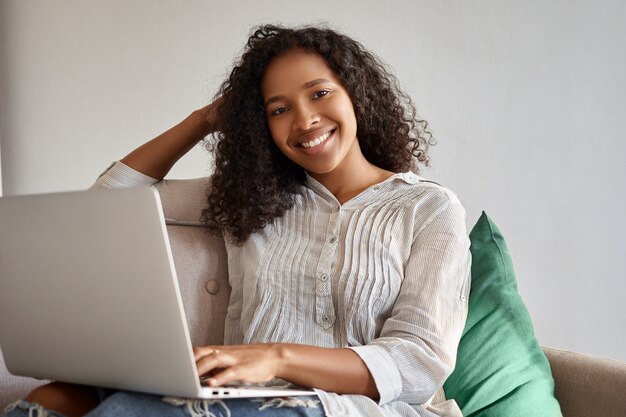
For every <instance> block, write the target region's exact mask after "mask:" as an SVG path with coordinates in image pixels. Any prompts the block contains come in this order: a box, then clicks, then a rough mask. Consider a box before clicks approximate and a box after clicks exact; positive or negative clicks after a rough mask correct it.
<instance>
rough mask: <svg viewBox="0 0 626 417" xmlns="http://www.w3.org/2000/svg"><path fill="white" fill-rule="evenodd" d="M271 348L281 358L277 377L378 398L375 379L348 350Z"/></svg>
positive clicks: (340, 392)
mask: <svg viewBox="0 0 626 417" xmlns="http://www.w3.org/2000/svg"><path fill="white" fill-rule="evenodd" d="M274 348H275V349H276V351H277V352H278V356H279V358H280V366H279V373H278V375H277V376H278V377H279V378H282V379H285V380H287V381H290V382H293V383H294V384H298V385H302V386H305V387H314V388H319V389H322V390H324V391H329V392H336V393H339V394H359V395H366V396H368V397H370V398H372V399H374V400H378V398H379V394H378V389H377V388H376V384H375V383H374V378H373V377H372V375H371V373H370V372H369V370H368V369H367V366H366V365H365V363H364V362H363V361H362V360H361V358H360V357H359V355H357V354H356V353H355V352H354V351H353V350H351V349H333V348H320V347H316V346H308V345H297V344H276V345H274Z"/></svg>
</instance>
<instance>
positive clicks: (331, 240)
mask: <svg viewBox="0 0 626 417" xmlns="http://www.w3.org/2000/svg"><path fill="white" fill-rule="evenodd" d="M328 241H329V242H330V243H335V242H336V241H337V237H336V236H331V237H330V239H328Z"/></svg>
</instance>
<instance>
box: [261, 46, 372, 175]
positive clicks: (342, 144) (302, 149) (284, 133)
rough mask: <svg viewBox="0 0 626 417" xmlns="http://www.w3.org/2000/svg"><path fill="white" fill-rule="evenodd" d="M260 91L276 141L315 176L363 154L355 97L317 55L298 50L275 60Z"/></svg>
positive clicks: (267, 71) (286, 154) (266, 73)
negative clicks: (358, 130)
mask: <svg viewBox="0 0 626 417" xmlns="http://www.w3.org/2000/svg"><path fill="white" fill-rule="evenodd" d="M261 88H262V91H263V100H264V103H265V115H266V118H267V123H268V126H269V130H270V133H271V135H272V138H273V140H274V142H275V143H276V145H277V146H278V148H279V149H280V150H281V151H282V152H283V153H284V154H285V156H287V157H288V158H289V159H291V160H292V161H293V162H295V163H296V164H298V165H299V166H301V167H302V168H304V169H305V170H306V171H307V172H309V174H310V175H312V176H313V177H316V175H315V174H318V175H324V174H328V173H331V172H333V171H334V170H335V169H337V167H339V166H340V165H341V164H342V163H344V162H345V161H346V159H349V156H350V154H351V153H354V152H358V153H360V152H361V151H360V148H359V145H358V140H357V138H356V129H357V126H356V117H355V114H354V108H353V106H352V101H351V100H350V96H349V95H348V92H347V91H346V90H345V89H344V88H343V87H342V85H341V83H340V81H339V80H338V79H337V76H336V75H335V74H334V72H333V71H332V70H331V69H330V68H329V67H328V65H327V64H326V62H325V61H324V59H323V58H322V57H320V56H319V55H317V54H316V53H314V52H310V51H306V50H302V49H294V50H291V51H288V52H286V53H285V54H283V55H280V56H278V57H276V58H274V59H273V60H272V61H271V62H270V63H269V65H268V66H267V67H266V69H265V74H264V75H263V79H262V82H261Z"/></svg>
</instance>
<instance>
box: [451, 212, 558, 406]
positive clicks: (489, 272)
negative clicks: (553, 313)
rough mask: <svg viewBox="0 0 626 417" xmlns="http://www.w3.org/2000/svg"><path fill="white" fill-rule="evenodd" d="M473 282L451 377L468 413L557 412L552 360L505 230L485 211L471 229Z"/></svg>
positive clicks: (455, 395) (456, 396)
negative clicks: (538, 334)
mask: <svg viewBox="0 0 626 417" xmlns="http://www.w3.org/2000/svg"><path fill="white" fill-rule="evenodd" d="M470 240H471V252H472V285H471V291H470V297H469V314H468V318H467V323H466V325H465V329H464V331H463V336H462V338H461V342H460V345H459V350H458V356H457V364H456V367H455V369H454V372H453V373H452V375H450V377H449V378H448V380H447V381H446V383H445V384H444V390H445V392H446V398H454V399H455V400H456V402H457V403H458V405H459V407H460V408H461V410H462V412H463V415H464V416H467V417H478V416H480V417H492V416H498V417H507V416H516V417H517V416H533V417H557V416H561V411H560V407H559V404H558V402H557V400H556V399H555V397H554V380H553V379H552V374H551V371H550V365H549V363H548V360H547V359H546V356H545V355H544V353H543V351H542V350H541V347H540V346H539V344H538V343H537V340H536V339H535V335H534V331H533V326H532V323H531V320H530V316H529V314H528V311H527V310H526V307H525V306H524V303H523V301H522V299H521V297H520V295H519V293H518V292H517V283H516V280H515V274H514V271H513V262H512V260H511V256H510V254H509V251H508V249H507V246H506V243H505V242H504V238H503V237H502V234H501V233H500V231H499V230H498V228H497V227H496V225H495V224H494V223H493V222H492V221H491V219H490V218H489V217H488V216H487V215H486V214H485V213H484V212H483V213H482V215H481V217H480V219H479V220H478V222H477V223H476V225H475V226H474V228H473V229H472V231H471V233H470Z"/></svg>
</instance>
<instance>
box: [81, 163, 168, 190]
mask: <svg viewBox="0 0 626 417" xmlns="http://www.w3.org/2000/svg"><path fill="white" fill-rule="evenodd" d="M158 181H159V180H157V179H155V178H152V177H150V176H148V175H145V174H142V173H141V172H139V171H137V170H134V169H132V168H131V167H129V166H128V165H126V164H124V163H123V162H120V161H117V162H113V163H112V164H111V165H109V167H108V168H107V169H106V170H104V172H103V173H102V174H100V176H99V177H98V179H97V180H96V182H95V183H94V184H93V185H92V186H91V187H89V188H90V189H94V188H131V187H139V186H142V185H154V184H156V183H157V182H158Z"/></svg>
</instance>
